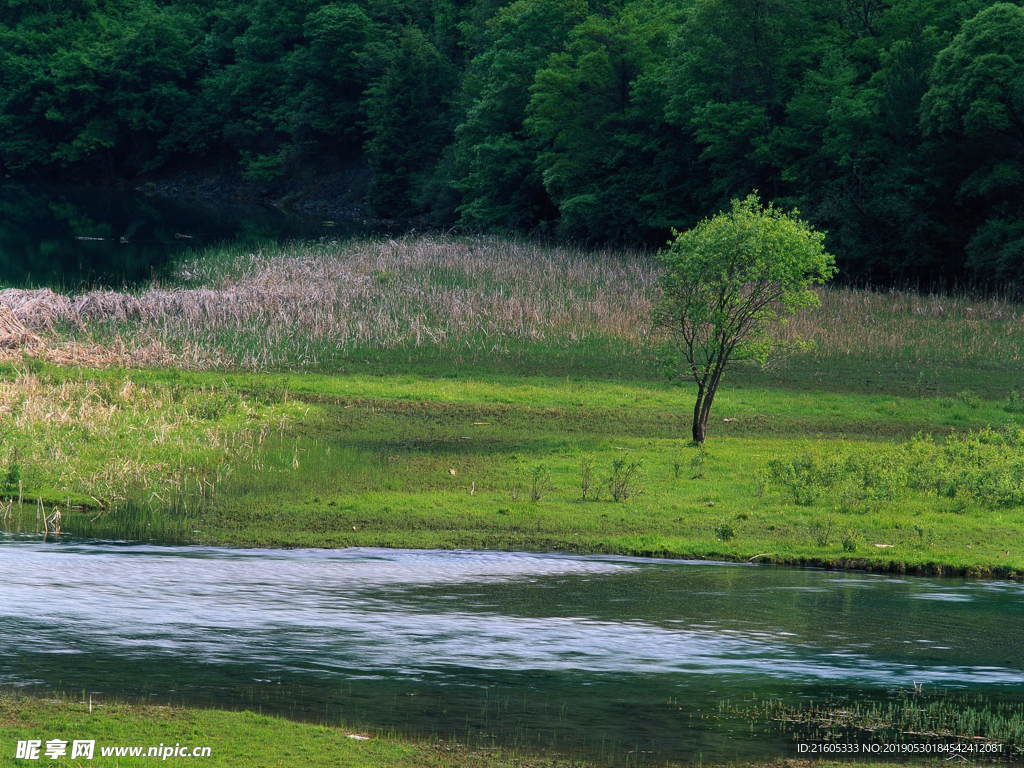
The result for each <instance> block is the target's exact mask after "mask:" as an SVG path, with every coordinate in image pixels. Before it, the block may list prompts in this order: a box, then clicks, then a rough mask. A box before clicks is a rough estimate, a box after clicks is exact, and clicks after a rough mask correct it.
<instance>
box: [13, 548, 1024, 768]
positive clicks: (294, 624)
mask: <svg viewBox="0 0 1024 768" xmlns="http://www.w3.org/2000/svg"><path fill="white" fill-rule="evenodd" d="M915 685H916V686H928V687H935V688H944V689H963V690H971V691H979V692H984V693H986V694H987V695H989V696H990V697H997V698H999V697H1005V698H1007V700H1009V699H1014V700H1017V699H1019V698H1020V697H1021V696H1022V695H1024V585H1020V584H1016V583H1010V582H997V581H962V580H936V579H928V578H912V577H907V578H894V577H889V576H881V575H868V574H860V573H838V572H829V571H823V570H811V569H790V568H780V567H772V566H758V565H736V564H708V563H692V562H679V561H662V560H641V559H632V558H623V557H584V556H570V555H561V554H530V553H508V552H473V551H456V552H446V551H403V550H374V549H349V550H339V551H327V550H288V551H283V550H236V549H224V548H206V547H174V546H153V545H143V544H123V543H111V542H88V541H75V540H72V539H63V540H61V541H58V542H53V541H43V540H41V539H39V538H37V537H31V536H19V535H13V534H6V535H0V686H3V687H7V688H11V687H14V688H19V689H24V690H28V691H32V692H44V691H51V690H54V689H60V690H64V691H70V692H75V693H82V692H86V693H87V694H90V695H92V696H93V697H95V698H96V699H97V700H100V701H101V700H102V699H103V698H104V697H143V698H150V699H153V700H158V701H170V702H180V703H186V704H192V705H204V706H206V705H213V706H222V707H247V708H259V709H261V710H262V711H264V712H274V713H280V714H284V715H287V716H291V717H299V718H303V719H311V720H317V721H325V722H332V723H342V722H344V723H346V724H348V725H350V726H352V725H355V724H363V725H365V726H369V727H373V728H385V729H386V728H389V727H394V728H396V729H398V730H399V731H402V732H407V733H417V734H437V735H440V736H444V737H447V736H454V737H457V738H460V739H465V740H468V741H470V742H471V743H476V744H481V743H482V744H488V743H499V744H520V745H528V746H530V747H538V746H539V747H548V748H552V747H553V748H555V749H561V750H565V751H566V752H569V753H571V754H582V755H585V756H588V757H595V758H597V759H606V760H608V761H609V762H615V761H617V760H620V759H622V758H623V757H624V756H626V755H629V754H633V755H637V754H650V755H652V756H655V757H657V758H658V759H663V758H669V759H677V760H698V759H702V760H705V761H714V760H737V759H744V758H748V759H760V758H774V757H778V756H780V755H785V754H794V750H795V746H794V742H793V739H792V737H791V736H788V737H787V736H782V735H780V734H779V733H777V732H776V731H774V730H772V729H770V728H767V727H761V726H757V727H754V726H752V725H751V724H750V723H747V722H744V721H741V720H739V719H736V718H731V717H728V716H723V715H722V714H721V712H720V709H721V706H720V705H721V702H722V701H723V700H729V701H732V702H743V701H748V702H749V701H751V700H754V699H758V698H760V699H764V698H766V697H780V698H782V699H786V700H792V701H811V700H819V699H822V698H823V697H827V696H829V695H841V696H843V697H848V698H851V699H855V698H858V697H884V696H891V695H892V694H893V693H894V692H895V691H897V690H908V689H912V688H913V687H914V686H915Z"/></svg>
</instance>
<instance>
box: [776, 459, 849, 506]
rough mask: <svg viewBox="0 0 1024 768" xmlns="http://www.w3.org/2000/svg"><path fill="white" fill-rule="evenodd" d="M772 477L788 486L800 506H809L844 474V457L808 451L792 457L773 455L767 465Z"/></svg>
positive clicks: (782, 484)
mask: <svg viewBox="0 0 1024 768" xmlns="http://www.w3.org/2000/svg"><path fill="white" fill-rule="evenodd" d="M766 469H767V471H768V474H769V477H770V478H771V479H772V480H774V481H775V482H777V483H779V484H780V485H781V486H782V487H783V488H785V489H786V490H787V491H788V492H789V494H790V495H791V496H792V497H793V501H794V502H795V503H796V504H799V505H800V506H805V507H806V506H810V505H811V504H813V503H814V502H815V501H817V500H818V498H819V497H820V496H821V495H822V493H824V492H825V491H826V490H829V489H831V488H833V487H834V486H835V485H836V483H837V481H838V480H839V479H840V478H841V476H842V474H843V471H842V469H843V468H842V457H841V456H838V455H836V456H828V457H822V456H820V455H819V454H818V453H817V452H814V451H805V452H804V453H800V454H797V455H796V456H794V457H793V458H792V459H790V460H788V461H787V460H785V459H772V460H771V461H769V462H768V463H767V465H766Z"/></svg>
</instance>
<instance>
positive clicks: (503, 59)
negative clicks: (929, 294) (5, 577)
mask: <svg viewBox="0 0 1024 768" xmlns="http://www.w3.org/2000/svg"><path fill="white" fill-rule="evenodd" d="M0 1H2V2H3V6H2V7H0V162H2V164H3V167H4V169H5V170H6V171H7V172H8V173H12V174H15V175H22V176H30V175H41V176H51V177H52V176H62V175H65V176H71V175H74V176H77V177H82V176H86V177H97V178H99V177H110V176H114V177H122V178H133V177H136V176H138V175H140V174H145V173H150V172H160V171H167V170H168V169H173V168H174V167H176V166H177V164H179V163H181V162H182V161H183V160H191V161H195V160H202V161H203V162H209V163H213V164H218V165H221V166H224V165H229V164H239V165H240V166H241V167H242V168H243V169H244V171H245V174H246V175H247V176H248V177H249V178H251V179H255V180H260V181H272V180H274V179H276V178H282V177H286V176H288V175H290V174H293V173H295V172H296V171H297V170H301V169H303V168H310V167H317V168H323V167H338V168H342V167H346V166H349V167H351V166H359V165H361V164H365V165H368V167H369V168H370V169H371V170H372V174H373V176H372V178H373V181H372V183H371V185H370V189H369V199H368V201H367V202H368V204H369V205H370V206H371V208H372V209H373V210H374V211H375V212H376V213H378V214H380V215H385V216H402V217H405V216H413V215H418V214H426V215H429V216H432V217H433V218H434V219H435V220H437V221H438V222H441V223H445V224H457V225H461V226H464V227H469V228H475V229H494V230H518V231H540V232H544V233H549V234H552V235H557V236H561V237H565V238H571V239H576V240H581V241H588V242H622V243H653V244H657V245H660V244H662V243H664V241H665V239H666V236H667V234H668V231H669V229H670V228H671V227H677V228H685V227H689V226H691V225H693V224H694V223H696V222H697V221H699V220H700V219H701V218H703V217H704V216H706V215H708V214H710V213H714V212H715V211H718V210H721V209H722V208H724V207H726V206H727V203H728V200H729V199H730V198H733V197H738V196H743V195H746V194H747V193H749V192H750V191H752V190H759V191H760V194H761V196H762V197H763V198H765V199H768V200H773V201H775V202H776V203H777V204H779V205H782V206H784V207H793V206H795V207H799V208H800V210H801V211H802V212H803V214H804V215H805V216H806V217H807V218H808V219H809V220H810V221H811V222H812V223H813V224H815V225H816V226H818V227H820V228H823V229H826V230H828V232H829V241H828V246H829V248H830V249H831V250H832V251H833V252H835V253H836V254H837V256H838V258H839V263H840V265H841V267H842V268H843V271H844V273H845V274H846V275H847V276H848V277H853V278H870V279H874V280H894V279H895V280H898V279H909V280H918V279H928V278H929V277H932V278H934V277H943V278H945V279H949V280H959V279H970V280H973V281H978V282H990V281H1003V282H1020V278H1021V276H1022V275H1024V7H1021V4H1019V3H1012V2H992V1H991V0H619V1H618V2H599V1H598V0H516V1H515V2H507V1H503V0H353V1H351V2H334V3H324V2H315V1H313V0H65V1H64V2H60V3H57V2H50V3H47V2H33V3H26V2H23V1H21V0H0Z"/></svg>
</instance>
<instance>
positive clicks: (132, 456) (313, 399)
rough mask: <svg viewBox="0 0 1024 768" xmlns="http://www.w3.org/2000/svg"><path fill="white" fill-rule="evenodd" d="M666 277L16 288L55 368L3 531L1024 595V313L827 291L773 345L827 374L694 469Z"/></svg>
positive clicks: (626, 274) (383, 266) (271, 269)
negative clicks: (782, 571)
mask: <svg viewBox="0 0 1024 768" xmlns="http://www.w3.org/2000/svg"><path fill="white" fill-rule="evenodd" d="M656 274H657V272H656V269H655V268H654V267H653V265H652V262H651V260H650V258H649V256H647V255H644V254H621V253H611V252H606V253H597V254H587V253H586V252H583V251H575V250H571V249H562V248H544V247H539V246H532V245H530V244H528V243H523V242H507V241H497V240H485V239H476V240H474V239H446V238H420V239H416V238H413V239H407V240H399V241H395V240H380V241H371V242H367V243H358V242H357V243H347V244H330V243H319V244H313V245H301V244H300V245H290V246H282V247H280V248H278V249H276V250H275V249H269V250H260V251H255V252H242V251H240V250H237V249H228V250H226V251H222V252H218V253H215V254H212V255H207V256H205V257H203V258H198V259H196V260H194V261H189V262H186V263H184V264H183V265H182V267H181V269H180V274H179V275H178V282H177V283H175V284H172V285H154V286H150V287H148V288H144V289H141V290H140V291H137V292H134V293H114V292H103V291H100V292H91V293H87V294H82V295H79V296H70V297H68V296H60V295H58V294H50V293H47V292H43V293H39V292H14V293H10V292H8V294H5V296H6V297H7V298H6V299H5V300H6V301H8V302H9V303H10V304H11V305H12V306H14V307H15V308H16V312H18V313H20V314H19V315H18V316H19V317H20V318H21V319H22V320H23V322H25V323H26V324H27V325H29V326H30V327H32V328H34V329H36V330H37V331H38V332H39V333H41V334H43V338H44V346H43V347H42V348H41V349H38V350H35V351H33V350H26V351H24V352H14V353H11V352H8V353H7V356H8V359H9V360H10V362H9V363H7V366H6V367H5V368H3V369H0V412H2V413H3V414H5V415H4V419H3V430H4V432H3V438H4V439H3V443H2V444H0V495H2V496H3V497H4V498H6V499H7V502H6V503H5V505H4V506H2V507H0V523H2V524H3V525H4V526H5V527H7V528H9V529H16V530H43V529H46V530H52V529H53V528H54V527H55V526H59V527H60V529H61V530H62V531H65V532H73V533H77V534H82V535H89V536H100V537H107V536H114V537H118V538H128V539H135V538H141V539H157V540H168V541H191V542H202V543H219V544H230V545H239V546H270V547H300V546H310V547H340V546H350V545H362V546H391V547H474V548H475V547H496V548H509V549H535V550H542V549H559V550H569V551H576V552H616V553H628V554H645V555H660V556H671V557H699V558H715V559H729V560H747V559H751V558H754V559H757V560H760V561H763V562H778V563H805V564H806V563H813V564H826V565H834V566H841V567H865V568H877V569H892V570H897V571H904V570H906V571H920V572H929V573H969V574H977V575H990V574H991V575H1003V576H1017V575H1019V574H1021V573H1024V541H1022V539H1021V535H1020V531H1021V530H1022V528H1024V526H1022V523H1024V459H1022V458H1021V443H1022V442H1024V438H1020V435H1019V434H1018V433H1017V432H1013V434H1010V433H1009V432H1004V431H1000V430H1004V429H1005V428H1006V425H1007V424H1008V423H1010V422H1012V420H1013V419H1018V418H1020V417H1021V413H1022V412H1024V407H1022V404H1021V402H1020V400H1019V399H1018V398H1017V397H1016V388H1017V386H1018V383H1022V384H1024V376H1022V373H1024V370H1022V363H1021V360H1022V359H1024V333H1022V332H1021V330H1020V328H1021V324H1020V318H1021V317H1024V308H1022V307H1021V306H1019V305H1016V304H1013V303H1012V302H1008V301H1004V300H984V301H983V300H972V299H970V298H968V297H966V296H958V297H957V296H953V297H949V296H945V297H943V296H916V295H914V294H909V293H900V292H889V293H877V292H866V291H853V290H850V289H828V290H825V291H823V292H822V306H821V308H820V309H818V310H816V311H815V312H813V313H808V314H806V315H803V316H800V317H798V318H796V319H795V320H794V321H793V322H792V323H790V324H787V325H786V326H784V327H783V328H782V329H781V330H780V333H783V334H784V335H789V336H795V335H799V336H801V337H803V338H807V339H810V340H812V341H814V342H815V343H816V346H815V348H814V349H813V350H812V351H810V352H808V353H805V354H803V355H802V356H799V357H794V358H791V359H788V360H784V361H781V362H780V364H779V365H777V366H775V367H774V368H772V369H771V370H768V371H760V370H752V369H744V368H739V369H736V370H734V371H732V372H730V374H729V375H728V377H727V379H726V381H725V384H724V385H723V389H722V391H721V393H720V395H719V398H718V400H717V401H716V406H715V411H714V413H713V421H712V425H711V429H710V439H709V441H708V444H707V446H706V447H705V448H704V449H702V450H699V449H697V448H696V447H694V446H692V445H690V444H689V442H688V440H687V439H686V437H687V436H688V434H689V423H688V417H689V412H690V409H691V407H692V406H691V403H692V400H691V398H692V393H691V391H690V388H689V387H688V386H686V385H685V383H683V384H682V385H681V386H677V385H675V384H673V383H670V382H666V381H665V380H664V379H663V378H662V377H661V374H660V373H659V370H658V366H657V365H656V363H655V358H656V354H655V350H656V346H657V342H658V340H657V338H656V337H654V336H652V335H651V332H650V325H649V323H648V313H649V311H650V306H651V303H652V300H653V296H654V294H655V292H656V279H655V278H656ZM47 329H50V330H47ZM82 350H84V352H83V351H82ZM104 350H106V351H108V352H110V354H107V355H105V354H104ZM76 354H81V355H82V359H81V360H80V361H79V362H80V363H81V364H80V365H69V363H74V362H75V360H76V357H75V355H76ZM46 360H56V361H57V363H58V364H56V365H55V364H54V363H52V362H49V363H48V362H45V361H46ZM110 363H115V364H116V365H117V366H121V365H128V366H130V367H129V368H127V369H123V368H120V367H113V368H99V367H96V366H100V365H103V364H110ZM988 427H991V428H993V429H994V430H995V431H994V432H979V430H984V429H986V428H988ZM936 467H939V468H940V469H936ZM964 467H966V469H964ZM940 470H941V471H940ZM968 470H969V471H968ZM55 515H56V517H55Z"/></svg>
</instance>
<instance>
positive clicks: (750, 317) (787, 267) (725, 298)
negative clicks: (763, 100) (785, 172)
mask: <svg viewBox="0 0 1024 768" xmlns="http://www.w3.org/2000/svg"><path fill="white" fill-rule="evenodd" d="M824 240H825V236H824V234H823V233H821V232H818V231H816V230H815V229H814V228H813V227H811V226H809V225H808V224H807V223H806V222H804V221H802V220H800V219H799V218H798V213H797V212H796V211H794V212H793V213H792V214H788V213H785V212H783V211H782V210H780V209H778V208H776V207H775V206H773V205H772V204H770V203H769V204H768V206H767V207H762V206H761V202H760V200H759V199H758V197H757V195H756V194H752V195H748V196H747V197H746V198H745V199H742V200H739V199H737V200H733V201H732V206H731V208H730V210H729V211H727V212H725V213H720V214H717V215H715V216H713V217H712V218H710V219H705V220H704V221H702V222H700V223H699V224H697V226H695V227H694V228H693V229H690V230H688V231H686V232H682V233H676V236H675V239H674V240H673V241H672V243H671V245H670V246H669V247H668V249H666V250H664V251H662V252H660V253H659V259H660V261H661V263H662V264H663V265H664V267H665V273H664V275H663V276H662V279H661V288H662V297H661V301H660V303H659V304H658V307H657V309H656V310H655V320H656V323H657V325H658V326H659V327H660V328H661V329H663V330H664V331H666V332H667V333H668V344H669V346H668V351H669V354H670V357H669V361H670V362H671V363H672V367H673V369H675V370H676V371H678V372H679V373H681V374H682V375H683V376H684V377H686V378H692V379H693V380H694V382H695V383H696V384H697V401H696V404H695V405H694V410H693V439H694V441H695V442H697V443H703V442H704V438H705V436H706V434H707V427H708V419H709V417H710V414H711V406H712V404H713V403H714V399H715V394H716V393H717V392H718V387H719V385H720V384H721V381H722V376H723V375H724V373H725V370H726V368H727V367H728V365H729V364H730V363H733V362H740V361H753V362H758V363H761V364H762V365H764V364H766V363H767V362H768V361H769V360H770V359H771V357H772V355H773V354H775V353H777V352H778V351H779V350H781V349H783V348H784V347H785V346H786V343H785V342H783V341H781V340H780V339H779V337H778V336H776V335H774V334H773V330H774V326H776V325H777V324H778V323H780V322H785V316H786V315H787V314H792V313H794V312H797V311H799V310H802V309H810V308H812V307H816V306H818V303H819V302H818V294H817V293H815V292H814V290H813V287H814V286H816V285H821V284H823V283H825V282H827V281H828V280H830V279H831V278H832V276H833V275H834V273H835V266H834V264H835V259H834V258H833V256H832V255H831V254H829V253H828V252H827V251H826V250H825V246H824Z"/></svg>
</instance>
